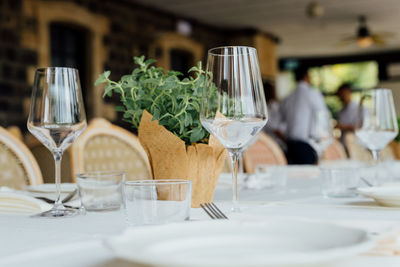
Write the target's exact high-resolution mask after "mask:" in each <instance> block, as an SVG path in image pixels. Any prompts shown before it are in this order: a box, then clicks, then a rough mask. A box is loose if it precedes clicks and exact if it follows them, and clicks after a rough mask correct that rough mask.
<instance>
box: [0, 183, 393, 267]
mask: <svg viewBox="0 0 400 267" xmlns="http://www.w3.org/2000/svg"><path fill="white" fill-rule="evenodd" d="M230 197H231V191H230V187H228V186H225V185H223V184H222V185H219V186H218V187H217V189H216V193H215V202H216V203H217V204H218V205H219V207H220V208H221V209H223V210H224V211H226V213H227V214H228V216H231V218H235V217H241V218H244V217H245V218H248V219H254V220H268V218H271V217H286V218H297V219H298V218H301V219H305V220H318V221H329V222H333V223H339V224H344V225H354V226H358V227H362V228H365V229H368V230H369V231H370V232H373V233H379V234H382V233H390V232H391V231H395V230H396V229H400V209H395V208H384V207H379V206H376V205H375V204H374V202H373V201H371V200H369V199H365V198H361V197H358V198H352V199H325V198H323V197H322V196H321V195H320V189H319V181H318V179H316V178H313V179H307V178H291V179H289V180H288V189H287V191H286V192H279V193H273V192H270V191H268V190H248V189H247V190H246V189H242V190H241V191H240V201H241V206H242V212H241V213H240V214H229V208H230V205H231V204H230ZM192 219H194V220H199V219H208V217H207V216H206V215H205V214H204V212H203V211H202V210H200V209H192ZM125 225H126V224H125V217H124V213H123V211H120V212H110V213H88V214H87V215H85V216H78V217H74V218H63V219H45V218H30V217H28V216H26V215H6V214H1V215H0V266H41V267H46V266H57V267H59V266H75V267H84V266H85V267H86V266H91V267H93V266H98V267H100V266H102V267H105V266H132V265H131V264H130V263H127V262H124V261H121V260H118V259H116V258H115V257H114V256H113V254H112V253H111V252H110V251H109V250H108V249H107V248H105V247H104V246H103V244H102V240H103V239H104V238H105V237H107V236H110V235H114V234H119V233H121V232H122V231H123V230H124V228H125V227H126V226H125ZM135 266H137V265H135ZM324 266H326V267H327V266H328V265H324ZM334 266H335V267H338V266H341V267H346V266H364V267H369V266H379V267H380V266H385V267H386V266H400V256H398V257H396V256H390V257H389V256H386V257H381V256H380V257H376V256H365V255H364V256H358V257H355V258H352V259H347V260H345V261H342V262H338V263H332V264H331V265H329V267H334Z"/></svg>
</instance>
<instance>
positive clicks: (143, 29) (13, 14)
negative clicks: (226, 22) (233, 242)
mask: <svg viewBox="0 0 400 267" xmlns="http://www.w3.org/2000/svg"><path fill="white" fill-rule="evenodd" d="M38 1H41V2H42V3H43V4H44V5H46V4H47V5H50V4H52V3H53V4H54V3H62V4H66V5H68V6H69V7H70V6H71V5H74V6H79V7H80V8H81V9H82V8H83V9H84V10H85V12H87V11H88V12H89V13H90V14H95V15H96V16H97V15H98V16H101V17H103V18H105V19H106V20H107V24H108V29H107V31H105V32H107V33H106V34H105V35H104V36H103V37H102V40H101V42H102V47H104V48H105V50H106V51H102V53H103V52H104V53H105V55H106V56H105V61H104V64H103V63H101V64H103V65H104V66H102V67H103V69H109V70H112V76H111V78H112V79H118V78H119V77H120V76H121V75H123V74H126V73H129V72H131V70H132V68H133V64H132V56H133V55H142V54H144V55H146V56H148V54H149V48H150V47H151V44H152V43H153V42H154V41H155V39H156V38H157V36H158V34H160V33H163V32H174V31H175V30H176V23H177V21H178V20H179V19H182V18H179V17H176V16H174V15H171V14H169V13H165V12H162V11H159V10H155V9H151V8H148V7H143V6H140V5H137V4H135V3H134V2H132V1H126V0H102V1H99V0H0V125H1V126H3V127H6V126H9V125H17V126H19V127H21V128H22V129H23V130H26V126H25V125H26V119H27V108H26V107H27V106H29V105H27V104H29V96H30V92H31V83H32V81H33V74H34V69H35V68H36V67H37V66H38V65H39V61H41V57H40V54H39V50H40V49H41V46H40V45H36V46H35V45H34V43H35V40H36V39H38V38H39V37H38V36H39V28H40V27H41V26H40V17H38V16H39V15H37V14H36V15H35V12H33V11H32V10H30V9H32V8H31V6H32V3H35V4H37V2H38ZM36 13H38V12H36ZM189 22H190V23H191V25H192V29H193V31H192V35H191V36H190V39H192V40H194V41H196V42H198V43H200V44H201V47H202V48H203V49H204V53H203V56H205V55H206V51H207V50H208V49H209V48H212V47H216V46H221V45H227V44H229V43H230V40H229V38H230V37H231V36H233V34H232V31H227V30H224V29H220V28H216V27H212V26H209V25H205V24H202V23H199V22H196V21H192V20H189ZM32 44H33V45H32ZM39 44H40V43H39ZM42 48H43V47H42ZM93 56H94V57H96V56H98V55H96V54H95V55H93ZM100 68H101V67H100ZM96 75H97V74H96ZM113 101H114V102H117V101H118V99H108V100H106V103H107V102H108V103H110V102H113ZM24 103H25V104H24ZM89 104H90V103H89ZM117 121H120V120H119V119H118V120H117Z"/></svg>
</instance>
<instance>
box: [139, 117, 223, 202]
mask: <svg viewBox="0 0 400 267" xmlns="http://www.w3.org/2000/svg"><path fill="white" fill-rule="evenodd" d="M152 118H153V116H152V115H151V114H150V113H148V112H147V111H143V115H142V118H141V121H140V125H139V140H140V143H141V144H142V146H143V148H144V149H145V151H146V153H147V156H148V157H149V162H150V166H151V171H152V175H153V179H185V180H191V181H192V207H193V208H198V207H200V204H202V203H208V202H211V201H212V199H213V196H214V190H215V187H216V185H217V181H218V177H219V175H220V173H221V171H222V167H223V165H224V160H225V153H226V150H225V148H224V147H223V146H222V145H221V144H220V143H219V142H218V141H217V140H216V139H215V138H214V137H213V136H210V140H209V143H208V144H193V145H190V146H186V144H185V142H184V141H182V140H181V139H180V138H178V137H177V136H175V135H174V134H173V133H172V132H170V131H168V130H167V129H165V128H164V127H163V126H161V125H159V124H158V121H157V120H155V121H152ZM159 197H160V196H159ZM163 198H168V196H163Z"/></svg>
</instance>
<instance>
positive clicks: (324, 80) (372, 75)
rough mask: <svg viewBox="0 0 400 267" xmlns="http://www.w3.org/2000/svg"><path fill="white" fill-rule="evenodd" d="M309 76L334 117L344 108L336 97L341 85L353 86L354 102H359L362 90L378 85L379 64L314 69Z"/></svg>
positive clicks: (330, 66) (343, 65) (371, 62)
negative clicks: (323, 96)
mask: <svg viewBox="0 0 400 267" xmlns="http://www.w3.org/2000/svg"><path fill="white" fill-rule="evenodd" d="M309 74H310V80H311V84H312V86H313V87H315V88H318V89H319V90H321V91H322V93H323V94H324V95H325V101H326V103H327V105H328V107H329V109H330V110H331V111H332V113H333V115H334V116H335V115H336V114H337V113H338V112H339V111H340V109H341V108H342V104H341V102H340V101H339V99H338V97H336V96H335V95H334V94H335V93H336V91H337V89H338V87H339V86H340V85H341V84H343V83H349V84H350V85H351V86H352V88H353V90H354V93H353V95H352V98H353V101H358V100H359V97H360V91H361V90H363V89H369V88H373V87H375V86H376V85H377V84H378V64H377V63H376V62H375V61H366V62H356V63H345V64H335V65H326V66H322V67H314V68H310V70H309Z"/></svg>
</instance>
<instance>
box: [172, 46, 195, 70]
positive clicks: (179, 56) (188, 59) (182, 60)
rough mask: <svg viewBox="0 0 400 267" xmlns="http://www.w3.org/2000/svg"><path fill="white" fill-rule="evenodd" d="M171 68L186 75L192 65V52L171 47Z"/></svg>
mask: <svg viewBox="0 0 400 267" xmlns="http://www.w3.org/2000/svg"><path fill="white" fill-rule="evenodd" d="M170 53H171V54H170V56H171V69H172V70H175V71H179V72H182V73H183V74H184V76H186V77H187V76H188V74H187V71H188V70H189V69H190V68H191V67H192V66H193V63H194V62H193V55H192V53H190V52H188V51H185V50H181V49H171V52H170Z"/></svg>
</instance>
